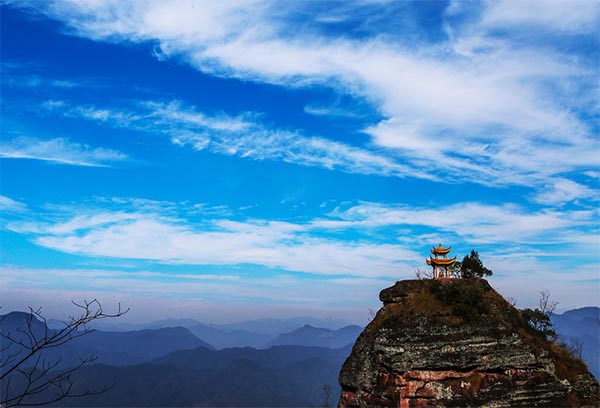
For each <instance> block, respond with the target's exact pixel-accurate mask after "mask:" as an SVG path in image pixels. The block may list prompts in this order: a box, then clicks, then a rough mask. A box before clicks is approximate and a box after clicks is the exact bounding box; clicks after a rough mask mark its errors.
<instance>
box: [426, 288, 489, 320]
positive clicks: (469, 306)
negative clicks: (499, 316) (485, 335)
mask: <svg viewBox="0 0 600 408" xmlns="http://www.w3.org/2000/svg"><path fill="white" fill-rule="evenodd" d="M430 290H431V293H432V294H433V295H434V296H435V297H436V298H438V299H439V300H440V301H442V302H444V303H445V304H447V305H449V306H451V307H452V313H453V314H454V315H456V316H458V317H461V318H462V319H463V320H464V321H466V322H474V321H477V320H479V318H480V317H481V315H482V314H485V313H487V312H488V306H487V304H486V303H485V301H484V296H483V295H484V289H483V287H481V286H479V285H471V284H465V282H454V283H448V284H442V283H440V282H438V281H433V283H432V284H431V289H430Z"/></svg>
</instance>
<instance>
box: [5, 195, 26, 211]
mask: <svg viewBox="0 0 600 408" xmlns="http://www.w3.org/2000/svg"><path fill="white" fill-rule="evenodd" d="M26 209H27V206H26V205H25V204H24V203H22V202H20V201H17V200H13V199H12V198H10V197H7V196H5V195H0V210H2V211H3V212H22V211H25V210H26Z"/></svg>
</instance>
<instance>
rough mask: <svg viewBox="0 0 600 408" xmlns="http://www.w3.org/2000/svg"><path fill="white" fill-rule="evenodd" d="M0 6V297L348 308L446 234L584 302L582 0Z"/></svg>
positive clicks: (172, 308) (366, 300) (293, 312)
mask: <svg viewBox="0 0 600 408" xmlns="http://www.w3.org/2000/svg"><path fill="white" fill-rule="evenodd" d="M1 7H2V11H1V18H2V24H1V30H2V33H1V34H2V37H1V41H2V44H1V50H2V66H1V69H2V82H1V87H2V88H1V91H2V93H1V100H2V145H1V148H0V157H1V159H2V168H1V170H2V174H1V177H2V178H1V182H2V184H1V196H0V206H1V208H2V213H1V214H2V218H1V221H2V231H1V232H2V264H1V268H2V286H1V289H2V305H3V307H4V308H5V309H8V310H12V309H23V308H25V307H27V306H29V305H31V306H44V309H45V310H47V311H48V313H49V314H52V315H57V316H61V315H64V314H65V311H66V310H68V304H69V300H71V299H73V300H82V299H91V298H96V297H97V298H99V299H100V300H101V301H102V302H103V303H105V304H106V305H107V307H110V306H111V305H115V304H116V303H117V302H121V303H122V304H124V305H126V306H131V307H132V312H131V313H130V314H129V316H128V318H129V319H131V320H137V321H144V320H157V319H159V318H163V317H167V316H173V317H196V318H199V319H201V320H206V321H214V322H225V321H233V320H243V319H246V318H254V317H284V316H297V315H318V316H331V317H341V318H344V319H346V320H348V321H352V322H359V323H364V322H365V321H366V319H367V318H368V316H369V308H377V307H378V305H379V301H378V299H377V294H378V292H379V290H381V289H382V288H384V287H387V286H389V285H391V284H393V282H395V281H396V280H400V279H408V278H413V277H414V276H415V270H416V269H417V268H420V269H425V268H426V265H425V262H424V259H425V257H426V256H428V253H429V252H428V251H429V248H430V247H431V246H432V245H434V244H437V243H439V242H443V243H445V244H449V245H450V244H451V245H452V246H453V250H454V253H455V254H457V255H458V256H459V257H462V256H463V255H465V254H467V253H468V252H469V251H470V250H471V249H472V248H474V249H476V250H477V251H478V252H479V253H480V256H481V258H482V259H483V260H484V262H485V264H486V265H487V266H488V267H490V268H491V269H493V271H494V276H493V277H492V278H491V283H492V285H493V286H494V287H496V288H497V289H498V290H500V291H501V293H502V294H504V295H505V296H507V297H511V298H513V299H515V300H516V301H517V304H518V305H519V306H521V307H530V306H534V305H535V303H536V301H537V298H538V293H539V292H540V291H542V290H544V289H549V290H550V292H551V294H552V296H553V298H554V299H555V300H557V301H558V302H559V308H560V309H563V310H564V309H569V308H575V307H581V306H587V305H596V306H598V305H600V284H599V272H598V271H599V268H598V267H599V266H600V240H599V234H598V233H599V231H598V228H599V225H600V224H599V210H598V209H599V206H598V204H599V198H600V197H599V191H600V189H599V180H600V169H599V167H600V166H599V163H600V160H599V158H600V149H599V144H600V141H599V139H598V130H599V129H598V123H600V122H599V121H598V116H599V115H598V113H599V106H600V105H599V103H598V74H599V72H598V71H599V68H598V67H599V51H598V50H599V47H598V46H599V44H598V42H599V40H598V39H599V38H600V36H599V32H598V25H597V21H598V18H599V15H600V9H599V3H598V2H593V1H587V0H585V1H519V2H516V1H493V2H478V1H468V2H467V1H459V2H453V1H448V2H444V1H435V2H434V1H431V2H426V1H425V2H423V1H415V2H410V1H399V2H388V1H367V0H357V1H335V2H317V1H306V2H295V1H294V2H292V1H290V2H280V1H269V0H248V1H232V2H212V1H207V2H202V1H174V2H163V1H150V0H149V1H136V2H132V3H129V2H123V1H117V0H115V1H92V2H79V1H39V2H36V1H31V2H30V1H15V2H11V1H5V2H3V3H2V6H1Z"/></svg>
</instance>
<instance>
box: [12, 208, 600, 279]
mask: <svg viewBox="0 0 600 408" xmlns="http://www.w3.org/2000/svg"><path fill="white" fill-rule="evenodd" d="M139 201H140V200H112V207H115V209H108V208H106V207H105V208H104V209H102V210H98V209H94V208H91V207H86V206H83V205H79V206H77V207H63V208H62V209H61V208H53V210H52V213H48V214H46V215H43V214H42V215H41V216H42V217H44V218H46V219H45V220H44V219H41V220H38V221H35V222H31V221H23V222H21V221H15V222H12V223H9V224H8V226H7V228H8V229H10V230H12V231H15V232H19V233H22V234H26V235H30V236H31V238H32V240H33V241H34V242H35V243H36V244H38V245H41V246H44V247H47V248H52V249H55V250H58V251H62V252H67V253H74V254H81V255H86V256H95V257H110V258H118V259H137V260H153V261H158V262H161V263H169V264H193V265H236V264H255V265H263V266H266V267H268V268H280V269H285V270H290V271H299V272H309V273H314V274H325V275H350V276H365V277H376V276H395V275H397V273H399V272H398V271H412V270H413V269H414V267H415V266H418V265H421V263H422V259H421V258H422V256H421V255H422V254H420V252H419V251H422V249H423V248H424V247H427V246H429V245H430V244H431V243H432V242H439V241H440V240H441V241H443V242H454V243H461V244H462V245H465V246H467V245H468V246H471V245H475V246H478V247H479V246H487V247H489V248H491V249H492V250H493V252H494V253H498V250H497V249H494V248H495V246H494V244H498V243H506V242H511V243H512V244H513V245H521V246H522V247H523V248H529V249H527V251H529V252H531V248H536V247H537V246H538V245H542V246H549V245H553V244H554V245H560V246H561V247H564V248H565V249H564V251H566V252H565V253H554V255H556V256H557V257H569V256H579V255H581V254H583V253H586V251H588V252H589V251H590V250H593V248H595V246H597V234H596V232H595V230H594V228H595V225H596V219H597V211H593V210H588V211H561V212H559V211H554V210H536V211H528V210H526V209H525V208H523V207H520V206H517V205H514V204H505V205H501V206H494V205H484V204H479V203H470V202H467V203H459V204H454V205H450V206H445V207H440V208H436V209H428V208H410V207H407V206H404V205H383V204H378V203H360V204H358V205H355V206H352V207H350V208H347V209H337V210H335V211H334V212H332V213H330V214H329V215H328V216H327V217H326V218H317V219H313V220H306V221H305V222H302V223H294V222H284V221H268V220H260V219H241V220H240V219H233V218H234V217H235V214H233V213H232V212H228V213H219V214H215V212H214V211H212V209H210V208H209V209H207V210H206V212H204V210H203V207H202V206H200V207H199V206H197V205H193V204H189V203H187V204H177V203H165V204H164V205H163V204H161V203H160V202H158V203H154V202H153V203H150V204H146V203H143V200H142V202H141V203H140V202H139ZM215 216H216V218H215ZM390 227H391V228H395V229H396V230H397V234H398V235H399V237H398V240H397V241H396V242H394V243H390V242H389V241H388V242H385V243H382V242H381V241H378V240H377V238H376V236H377V231H378V230H380V229H381V228H390ZM349 229H359V231H360V233H359V235H355V234H344V235H341V236H340V234H339V232H340V231H346V230H349ZM350 236H354V237H358V238H355V239H350V238H348V237H350ZM403 237H405V238H403ZM523 248H521V249H519V251H521V252H523V250H524V249H523ZM537 256H542V254H538V255H536V257H537ZM542 257H544V256H542ZM546 258H547V257H546Z"/></svg>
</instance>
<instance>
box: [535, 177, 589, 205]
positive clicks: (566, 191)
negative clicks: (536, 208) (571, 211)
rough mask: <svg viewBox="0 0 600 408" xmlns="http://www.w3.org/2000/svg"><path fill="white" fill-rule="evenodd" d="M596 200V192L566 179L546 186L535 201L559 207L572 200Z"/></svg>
mask: <svg viewBox="0 0 600 408" xmlns="http://www.w3.org/2000/svg"><path fill="white" fill-rule="evenodd" d="M591 197H596V198H598V192H597V191H594V190H592V189H590V188H588V187H586V186H584V185H583V184H579V183H576V182H574V181H571V180H567V179H563V178H561V179H558V180H556V181H555V182H554V183H553V184H551V185H549V186H547V188H546V190H545V191H542V192H540V193H539V194H538V195H537V196H536V197H535V200H536V201H537V202H539V203H542V204H548V205H560V204H564V203H567V202H570V201H574V200H580V199H587V198H591Z"/></svg>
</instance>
